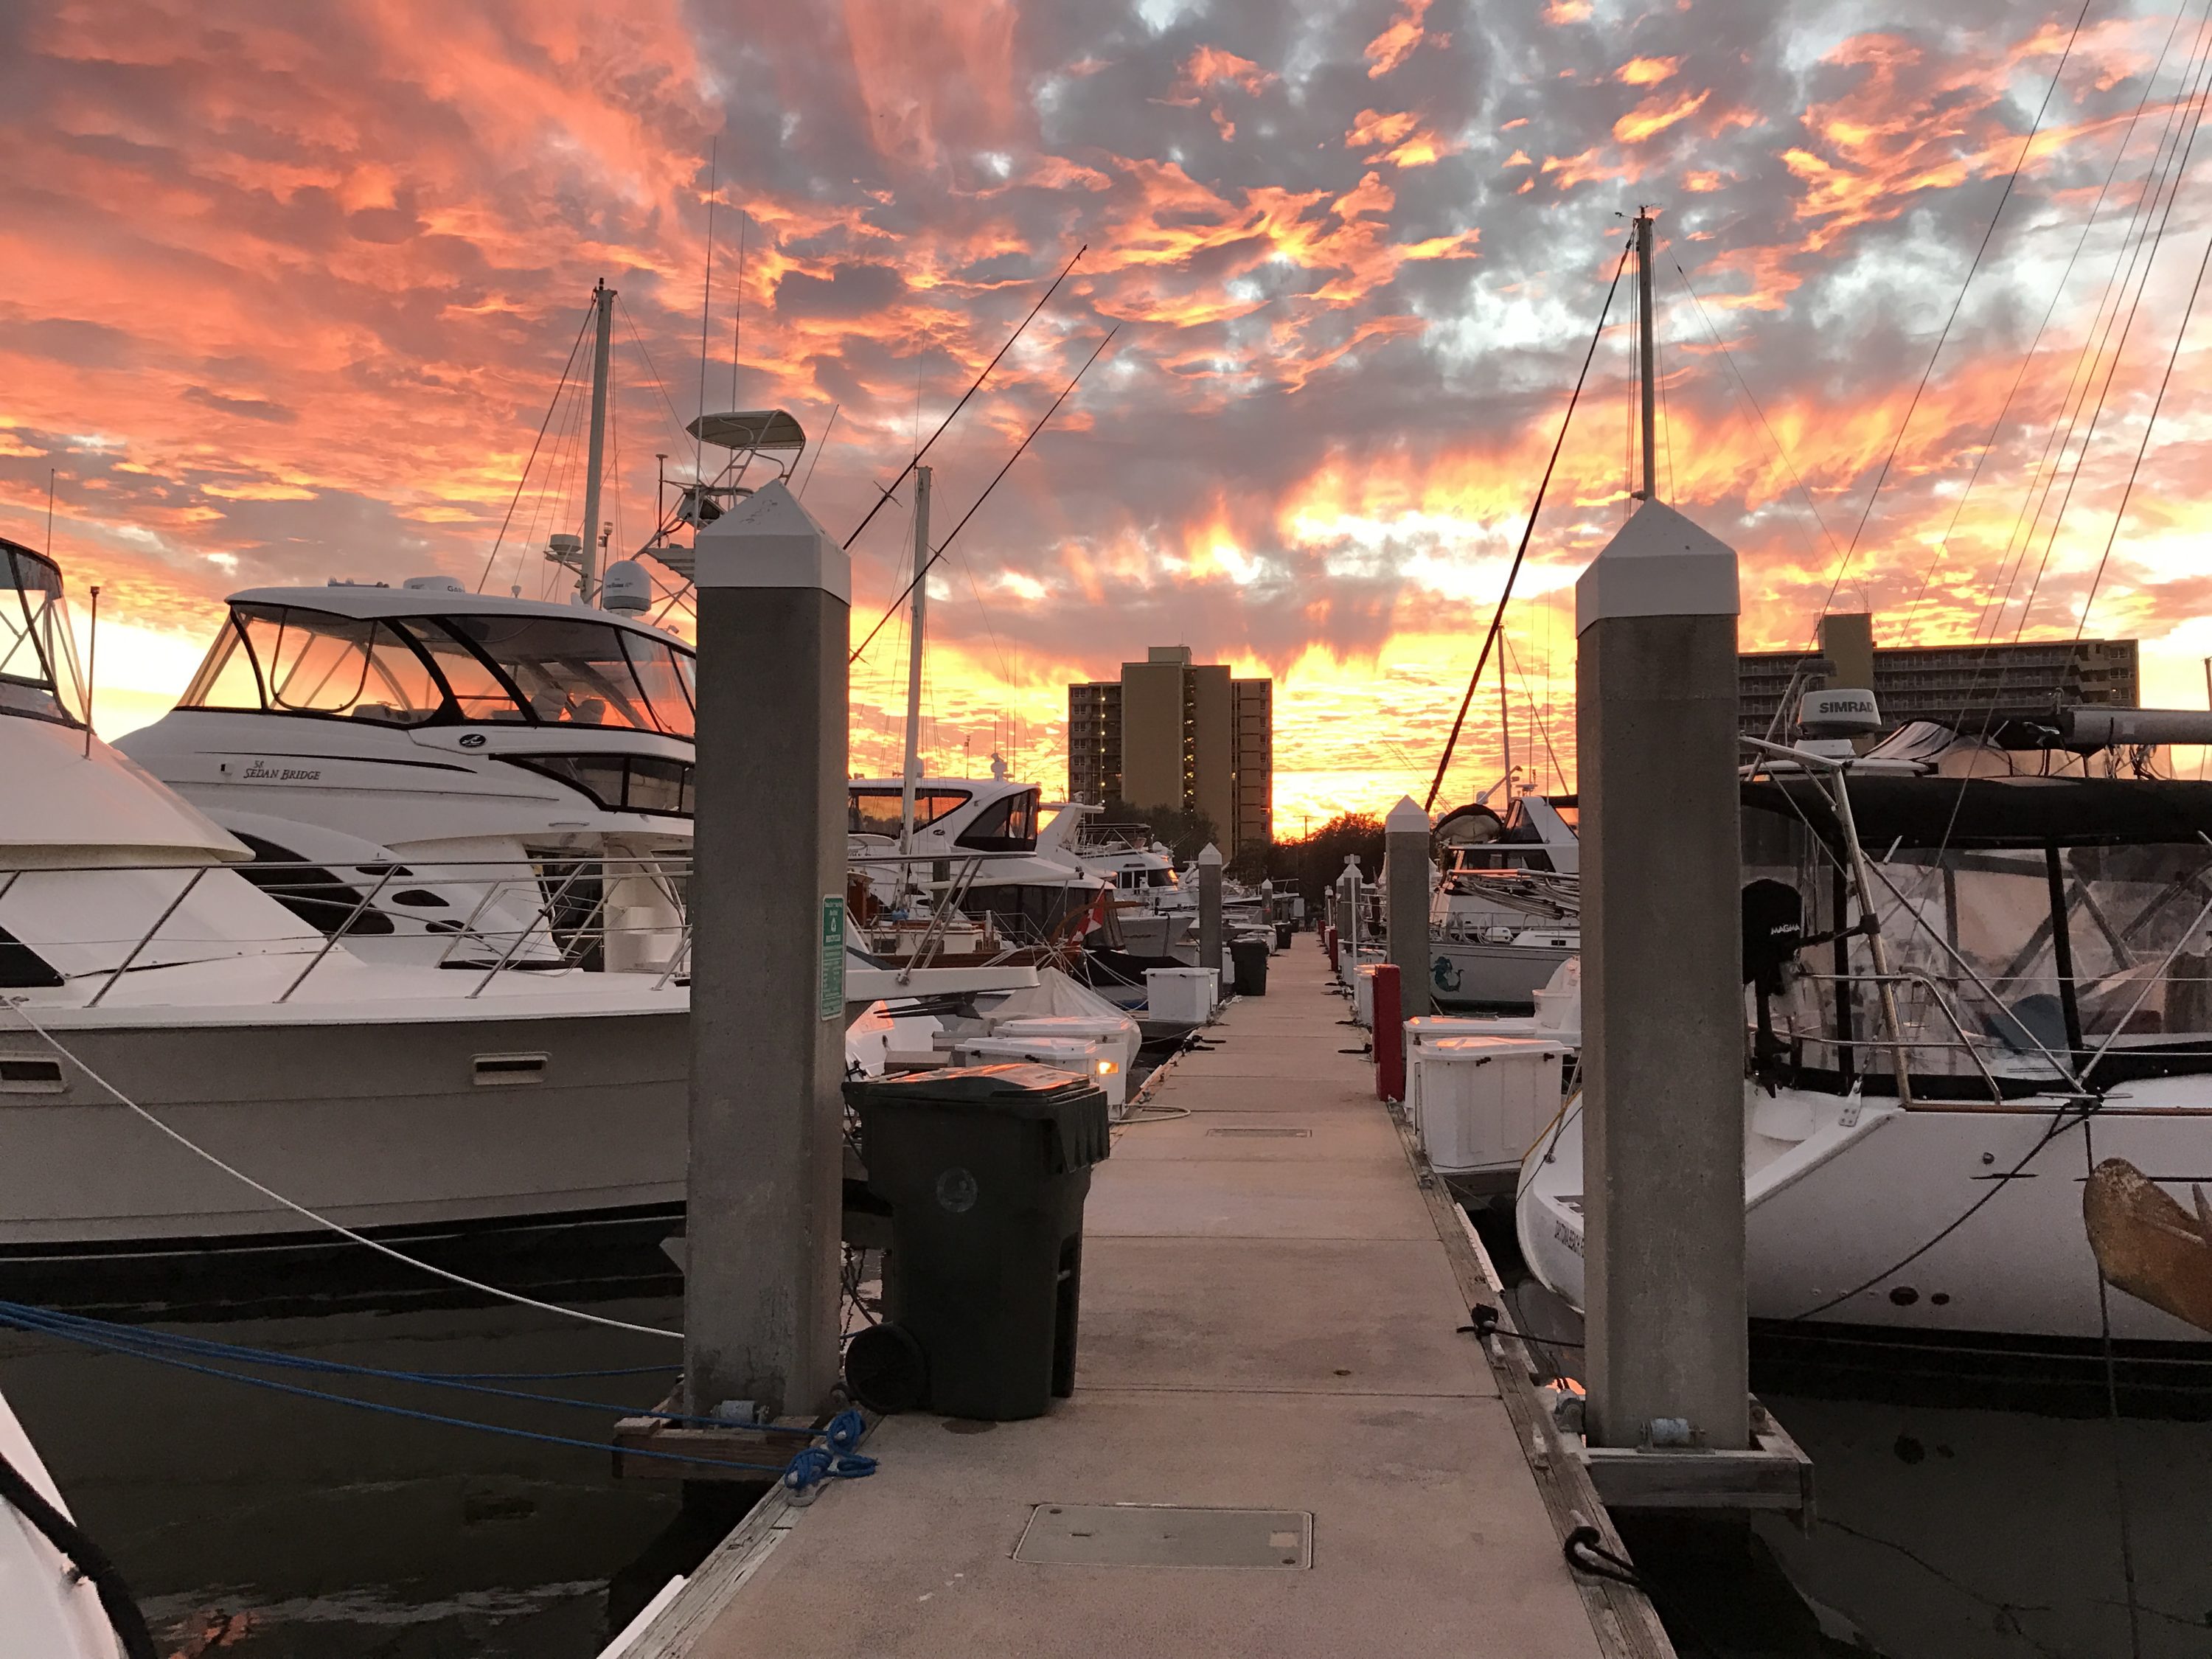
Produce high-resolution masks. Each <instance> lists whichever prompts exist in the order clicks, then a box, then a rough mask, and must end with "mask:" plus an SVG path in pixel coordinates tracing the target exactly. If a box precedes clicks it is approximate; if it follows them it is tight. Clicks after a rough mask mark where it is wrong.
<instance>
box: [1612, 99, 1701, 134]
mask: <svg viewBox="0 0 2212 1659" xmlns="http://www.w3.org/2000/svg"><path fill="white" fill-rule="evenodd" d="M1711 96H1712V93H1711V91H1710V90H1707V91H1705V92H1700V93H1697V94H1690V93H1684V94H1681V95H1680V97H1678V98H1674V99H1673V100H1668V99H1664V98H1652V99H1647V100H1645V101H1644V102H1643V103H1641V104H1638V106H1636V107H1635V108H1634V109H1632V110H1631V111H1629V112H1628V113H1627V114H1626V115H1624V116H1622V117H1621V118H1620V119H1619V120H1618V121H1615V122H1614V123H1613V138H1614V139H1615V141H1616V142H1618V143H1624V144H1640V143H1643V142H1644V140H1645V139H1646V138H1650V137H1656V135H1658V134H1659V133H1662V132H1664V131H1666V130H1667V129H1668V127H1671V126H1673V125H1674V124H1675V123H1676V122H1677V121H1685V120H1687V119H1688V118H1690V117H1691V116H1692V115H1695V114H1696V113H1697V112H1699V110H1700V109H1703V108H1704V107H1705V100H1706V99H1708V98H1710V97H1711Z"/></svg>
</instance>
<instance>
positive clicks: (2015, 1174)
mask: <svg viewBox="0 0 2212 1659" xmlns="http://www.w3.org/2000/svg"><path fill="white" fill-rule="evenodd" d="M2085 712H2086V711H2085ZM2121 712H2122V713H2123V714H2127V715H2137V714H2139V713H2141V712H2142V711H2121ZM2152 712H2153V713H2154V714H2155V711H2152ZM2110 718H2111V717H2110V716H2106V719H2108V720H2109V719H2110ZM2191 719H2193V720H2195V721H2197V722H2198V723H2200V724H2203V723H2205V722H2207V717H2206V716H2204V715H2202V714H2197V715H2194V716H2191ZM2206 735H2212V730H2208V732H2207V733H2206ZM2045 737H2046V738H2050V739H2058V740H2059V741H2053V742H2051V744H2050V746H2047V747H2040V748H2038V749H2016V748H2015V749H2008V748H2007V747H2005V746H2003V744H2001V743H1999V742H1996V741H1992V740H1990V739H1989V738H1959V737H1957V736H1956V735H1954V734H1951V733H1948V732H1943V731H1942V729H1941V728H1935V727H1922V726H1913V727H1907V728H1905V730H1903V731H1900V732H1898V733H1896V734H1894V735H1893V737H1892V738H1890V739H1889V740H1887V741H1886V742H1885V743H1883V744H1881V745H1880V746H1879V747H1877V748H1876V749H1875V750H1873V752H1872V753H1870V754H1869V755H1867V756H1864V757H1855V756H1852V755H1851V754H1850V745H1849V744H1843V745H1842V750H1843V752H1842V754H1841V755H1840V756H1837V755H1832V754H1831V755H1825V756H1824V755H1820V754H1816V753H1814V752H1812V750H1813V749H1814V745H1810V744H1808V745H1806V746H1805V748H1804V749H1803V750H1801V751H1799V753H1798V755H1797V756H1796V757H1792V756H1790V755H1789V754H1786V753H1780V752H1778V753H1777V754H1776V755H1775V756H1774V757H1772V758H1771V760H1770V761H1769V762H1767V763H1764V764H1763V766H1762V769H1761V770H1762V772H1763V774H1764V775H1761V776H1759V777H1757V778H1756V779H1754V780H1753V781H1747V783H1746V784H1745V786H1744V809H1745V810H1744V817H1743V822H1744V866H1745V867H1744V876H1745V879H1746V882H1747V888H1746V896H1745V905H1746V938H1747V940H1748V939H1775V940H1777V941H1778V945H1776V947H1775V948H1774V949H1773V950H1772V951H1771V952H1768V953H1765V954H1764V955H1759V954H1754V955H1753V957H1752V958H1751V959H1749V960H1747V963H1746V964H1745V972H1746V975H1747V989H1746V1021H1745V1023H1746V1027H1747V1037H1746V1053H1747V1074H1746V1080H1745V1085H1744V1090H1745V1116H1746V1133H1745V1142H1744V1162H1745V1200H1746V1206H1747V1228H1748V1234H1749V1254H1748V1261H1747V1269H1748V1276H1749V1290H1750V1303H1751V1311H1752V1314H1753V1321H1754V1335H1755V1336H1757V1337H1759V1338H1761V1339H1763V1340H1765V1342H1766V1343H1768V1344H1772V1343H1776V1342H1785V1341H1791V1340H1809V1339H1811V1338H1814V1337H1818V1336H1822V1335H1826V1336H1827V1337H1831V1338H1832V1337H1837V1336H1842V1337H1845V1338H1850V1339H1853V1340H1879V1341H1882V1342H1888V1343H1893V1344H1898V1343H1901V1344H1905V1345H1907V1346H1911V1345H1914V1344H1917V1345H1919V1346H1923V1347H1925V1346H1928V1345H1931V1344H1933V1345H1936V1346H1940V1347H1942V1348H1943V1349H1944V1350H1945V1352H1951V1353H1954V1354H1955V1353H1959V1352H1974V1351H1983V1350H1986V1351H1990V1352H1995V1351H1998V1350H2003V1351H2005V1352H2011V1353H2026V1354H2033V1355H2037V1356H2041V1357H2044V1358H2053V1357H2057V1358H2063V1357H2067V1356H2072V1357H2076V1358H2078V1357H2081V1356H2084V1355H2088V1354H2093V1352H2095V1351H2096V1348H2097V1345H2098V1343H2099V1342H2100V1339H2101V1334H2102V1331H2103V1317H2104V1316H2105V1314H2106V1311H2109V1316H2110V1320H2111V1329H2112V1335H2113V1336H2114V1337H2115V1338H2116V1339H2117V1340H2119V1341H2120V1342H2121V1343H2122V1344H2123V1345H2124V1347H2125V1348H2126V1349H2127V1350H2129V1351H2130V1352H2131V1353H2132V1354H2133V1355H2134V1356H2135V1357H2136V1358H2157V1357H2160V1356H2164V1357H2166V1358H2188V1359H2193V1360H2194V1361H2196V1362H2197V1363H2199V1364H2202V1363H2203V1362H2205V1361H2208V1360H2212V1334H2209V1331H2208V1326H2212V1311H2208V1310H2212V1230H2208V1228H2207V1227H2206V1225H2205V1200H2204V1199H2203V1191H2202V1188H2203V1186H2204V1185H2208V1184H2212V784H2208V783H2197V782H2186V781H2174V780H2170V779H2163V778H2158V777H2154V776H2148V775H2145V776H2120V775H2114V774H2116V773H2117V772H2118V770H2119V769H2121V768H2122V767H2123V766H2124V765H2125V764H2127V763H2128V760H2129V757H2128V756H2127V754H2126V751H2125V750H2120V749H2115V750H2103V749H2102V746H2101V745H2100V744H2088V745H2087V746H2086V747H2085V746H2082V745H2075V747H2073V748H2071V749H2069V748H2067V747H2064V746H2062V743H2063V738H2062V734H2060V733H2059V732H2048V733H2046V734H2045ZM2154 740H2156V739H2154ZM2174 740H2179V741H2191V742H2194V741H2201V740H2202V738H2201V737H2200V736H2198V735H2195V734H2187V735H2183V734H2176V735H2175V736H2174ZM2141 760H2142V751H2140V750H2139V751H2137V753H2136V756H2135V757H2134V761H2135V763H2137V764H2140V763H2141ZM1583 1185H1584V1176H1583V1146H1582V1135H1581V1108H1580V1103H1579V1101H1578V1100H1576V1101H1570V1102H1569V1103H1568V1104H1567V1106H1566V1107H1565V1109H1563V1111H1562V1113H1561V1115H1560V1116H1559V1119H1558V1120H1557V1121H1556V1122H1555V1123H1554V1124H1553V1125H1552V1126H1551V1127H1548V1128H1547V1131H1546V1132H1545V1133H1544V1134H1542V1135H1541V1136H1540V1137H1539V1138H1538V1139H1537V1140H1536V1142H1535V1144H1534V1146H1533V1147H1532V1148H1531V1149H1530V1151H1529V1153H1528V1158H1526V1160H1525V1161H1524V1163H1523V1165H1522V1176H1521V1190H1520V1196H1519V1200H1518V1205H1517V1216H1516V1225H1517V1231H1518V1233H1519V1237H1520V1240H1521V1244H1522V1250H1523V1252H1524V1254H1525V1255H1526V1256H1527V1258H1528V1262H1529V1264H1530V1266H1531V1267H1532V1268H1533V1269H1534V1271H1535V1273H1537V1275H1538V1277H1539V1278H1540V1279H1542V1281H1543V1282H1544V1283H1545V1284H1546V1285H1548V1286H1549V1287H1550V1288H1552V1289H1553V1290H1554V1291H1557V1292H1559V1294H1560V1295H1561V1296H1563V1297H1565V1298H1566V1299H1567V1300H1568V1301H1570V1302H1571V1303H1573V1304H1576V1305H1577V1306H1579V1305H1580V1304H1581V1300H1582V1294H1583V1255H1582V1251H1583ZM2100 1263H2101V1264H2102V1265H2103V1268H2104V1275H2105V1278H2106V1280H2107V1281H2108V1284H2109V1285H2110V1286H2111V1287H2112V1288H2109V1289H2108V1290H2107V1291H2106V1292H2105V1293H2104V1294H2103V1295H2102V1296H2101V1297H2100V1274H2099V1268H2100ZM2100 1304H2101V1305H2100Z"/></svg>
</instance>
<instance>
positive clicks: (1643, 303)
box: [1636, 207, 1659, 501]
mask: <svg viewBox="0 0 2212 1659" xmlns="http://www.w3.org/2000/svg"><path fill="white" fill-rule="evenodd" d="M1636 314H1637V320H1638V324H1639V325H1640V337H1639V338H1638V342H1637V354H1638V356H1637V365H1636V368H1637V378H1638V382H1639V383H1640V385H1641V386H1642V388H1643V392H1642V404H1643V416H1644V488H1643V489H1639V490H1638V491H1637V492H1636V499H1637V500H1638V501H1656V500H1658V499H1659V495H1658V484H1657V478H1658V473H1657V471H1656V465H1655V462H1656V455H1657V453H1658V443H1659V435H1658V428H1657V425H1656V422H1654V421H1653V419H1652V400H1653V398H1654V397H1655V396H1656V392H1657V390H1658V382H1657V380H1656V377H1655V376H1654V375H1653V374H1652V372H1651V371H1652V353H1651V210H1650V208H1648V207H1640V208H1638V209H1637V210H1636Z"/></svg>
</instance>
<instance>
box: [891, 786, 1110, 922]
mask: <svg viewBox="0 0 2212 1659" xmlns="http://www.w3.org/2000/svg"><path fill="white" fill-rule="evenodd" d="M1005 770H1006V769H1005V767H1004V766H1003V764H1000V765H998V766H996V767H994V772H995V773H996V775H994V776H992V777H987V778H945V777H934V778H921V779H918V780H917V781H916V782H915V790H914V829H913V836H914V840H913V844H912V846H911V847H910V848H907V849H906V850H904V851H902V849H901V836H902V833H903V818H904V811H905V796H906V786H905V783H904V781H902V780H901V779H898V778H855V779H854V780H853V781H852V782H851V783H850V784H849V785H848V802H849V811H850V814H851V817H850V819H849V821H848V825H847V829H848V837H849V842H848V844H849V846H850V848H851V854H852V858H853V861H854V866H855V868H857V869H862V870H865V871H866V872H867V875H868V883H867V885H868V904H867V906H866V910H867V914H866V915H862V916H861V917H860V921H861V923H862V925H863V927H864V928H865V929H867V930H869V931H871V933H880V934H886V935H888V934H889V933H890V932H891V931H892V930H893V929H894V928H895V927H896V925H897V924H899V923H901V922H909V921H910V922H912V923H913V924H914V925H915V926H916V927H920V928H922V929H924V930H926V929H927V927H928V924H929V919H930V918H931V917H932V915H934V914H936V913H939V912H942V913H945V915H944V916H943V919H942V920H941V921H939V932H940V933H943V932H945V931H946V930H947V929H949V928H952V927H967V928H969V929H975V930H981V929H985V928H987V929H988V930H989V932H990V934H991V936H992V937H993V938H994V939H996V940H999V941H1003V947H1004V948H1006V949H1012V950H1034V949H1035V948H1036V947H1040V946H1042V947H1045V948H1047V949H1048V950H1053V951H1072V950H1073V948H1074V947H1076V946H1077V945H1080V944H1081V943H1082V942H1083V941H1084V940H1085V939H1088V938H1091V937H1092V936H1094V935H1097V936H1101V937H1102V939H1103V940H1105V941H1114V942H1118V935H1117V934H1116V933H1115V908H1114V906H1113V902H1112V896H1113V892H1114V887H1113V884H1112V883H1111V882H1110V881H1109V880H1107V879H1106V878H1103V877H1101V876H1099V875H1097V874H1095V873H1093V872H1091V871H1089V870H1087V869H1085V867H1084V866H1083V865H1082V864H1081V863H1080V862H1079V860H1077V859H1076V858H1075V857H1074V856H1073V854H1072V853H1071V851H1070V849H1069V845H1068V842H1069V839H1070V837H1071V836H1072V834H1073V831H1074V829H1075V828H1076V825H1077V823H1079V820H1080V817H1081V810H1080V809H1079V808H1070V807H1067V806H1066V805H1062V806H1060V807H1059V808H1058V810H1056V811H1054V813H1053V816H1052V817H1050V818H1049V819H1048V820H1046V821H1044V822H1043V823H1042V824H1040V822H1039V819H1040V816H1041V814H1042V812H1043V811H1045V810H1047V809H1046V808H1044V806H1043V805H1042V793H1043V792H1042V791H1041V790H1040V789H1038V788H1037V787H1036V786H1035V785H1033V784H1025V783H1017V782H1015V781H1012V780H1011V779H1009V778H1008V777H1007V776H1006V775H1005ZM953 913H957V920H956V919H955V916H954V914H953Z"/></svg>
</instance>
